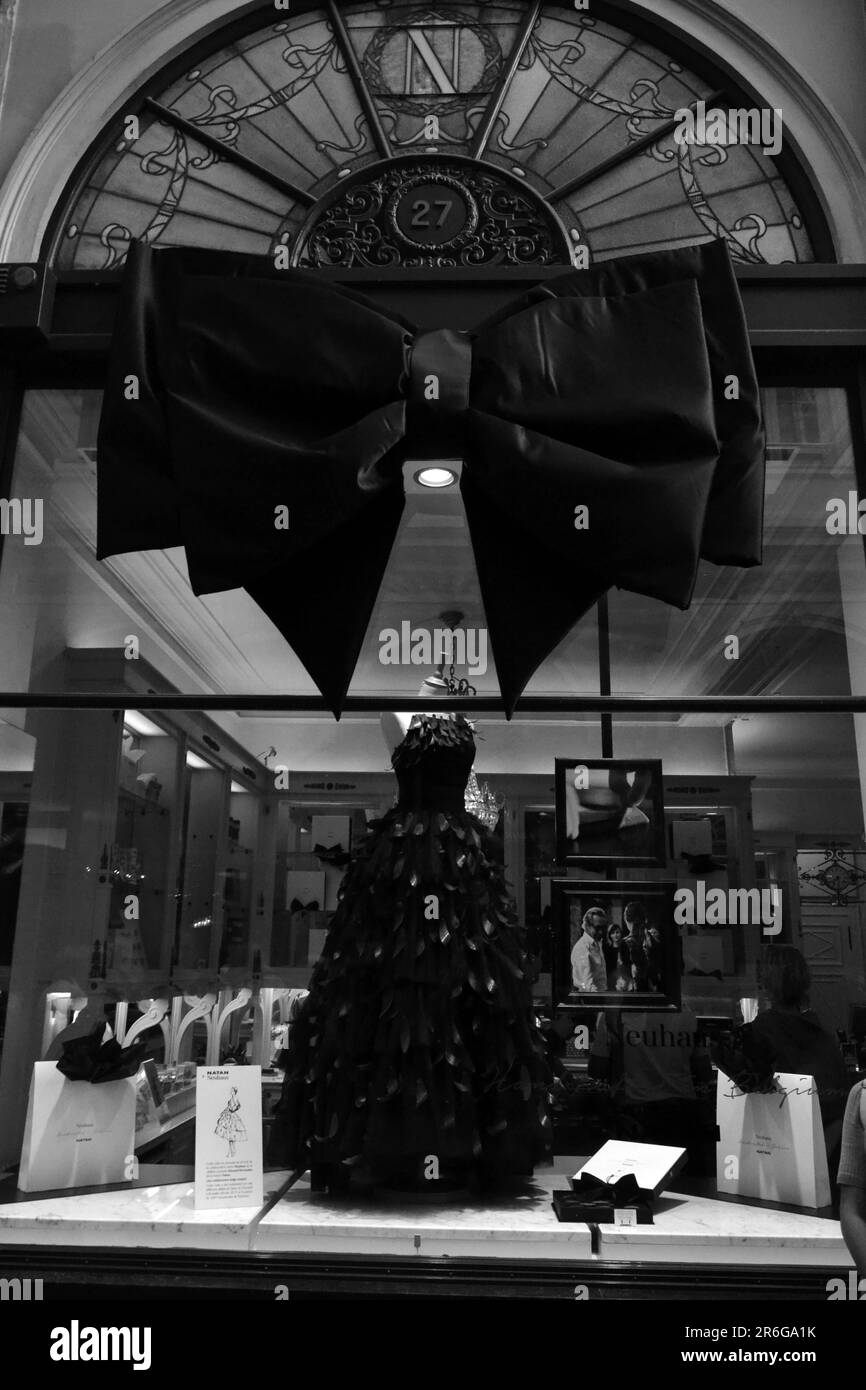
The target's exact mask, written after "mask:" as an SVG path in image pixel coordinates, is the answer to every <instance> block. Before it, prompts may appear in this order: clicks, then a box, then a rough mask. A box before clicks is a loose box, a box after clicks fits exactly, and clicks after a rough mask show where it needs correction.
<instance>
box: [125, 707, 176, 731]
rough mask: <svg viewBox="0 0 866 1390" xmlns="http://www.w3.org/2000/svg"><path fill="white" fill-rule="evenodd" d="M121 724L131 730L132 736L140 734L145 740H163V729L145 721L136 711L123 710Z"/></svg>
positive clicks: (149, 720) (151, 721)
mask: <svg viewBox="0 0 866 1390" xmlns="http://www.w3.org/2000/svg"><path fill="white" fill-rule="evenodd" d="M123 723H124V726H125V727H126V728H127V729H131V730H132V732H133V733H134V734H142V735H143V737H145V738H165V737H166V732H165V729H161V728H160V727H159V725H158V724H154V722H153V720H152V719H147V718H145V716H144V715H143V714H139V712H138V710H137V709H125V710H124V711H123Z"/></svg>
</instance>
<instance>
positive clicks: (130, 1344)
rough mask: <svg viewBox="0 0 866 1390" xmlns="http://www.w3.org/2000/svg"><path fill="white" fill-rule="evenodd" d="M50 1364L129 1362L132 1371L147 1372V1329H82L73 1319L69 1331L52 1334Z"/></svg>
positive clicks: (60, 1329)
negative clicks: (54, 1362) (61, 1362)
mask: <svg viewBox="0 0 866 1390" xmlns="http://www.w3.org/2000/svg"><path fill="white" fill-rule="evenodd" d="M49 1350H50V1356H51V1360H52V1361H131V1362H132V1363H133V1370H134V1371H149V1370H150V1356H151V1330H150V1328H149V1327H81V1326H80V1324H79V1322H78V1319H77V1318H73V1319H72V1321H71V1323H70V1324H69V1326H68V1327H54V1328H52V1330H51V1347H50V1349H49Z"/></svg>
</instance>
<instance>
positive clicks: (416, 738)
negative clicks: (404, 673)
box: [391, 714, 475, 812]
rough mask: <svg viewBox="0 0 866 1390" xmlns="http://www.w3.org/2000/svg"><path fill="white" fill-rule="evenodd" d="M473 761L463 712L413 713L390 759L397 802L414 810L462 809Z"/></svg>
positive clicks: (469, 727) (470, 736)
mask: <svg viewBox="0 0 866 1390" xmlns="http://www.w3.org/2000/svg"><path fill="white" fill-rule="evenodd" d="M474 760H475V739H474V737H473V734H472V725H471V724H470V723H469V721H468V719H465V718H464V717H463V715H461V714H452V715H440V714H421V715H416V716H415V718H414V719H413V720H412V723H411V724H410V726H409V729H408V732H407V734H406V737H405V738H404V739H403V741H402V743H400V744H398V746H397V747H396V748H395V750H394V753H393V755H392V758H391V764H392V766H393V768H394V772H395V774H396V776H397V788H398V794H397V805H398V806H400V807H405V808H410V809H412V810H416V811H418V810H424V811H444V812H455V811H462V810H463V809H464V799H463V798H464V793H465V791H466V782H467V780H468V777H469V773H470V772H471V770H472V763H473V762H474Z"/></svg>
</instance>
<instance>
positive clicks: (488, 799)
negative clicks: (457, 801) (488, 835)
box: [463, 772, 505, 830]
mask: <svg viewBox="0 0 866 1390" xmlns="http://www.w3.org/2000/svg"><path fill="white" fill-rule="evenodd" d="M463 804H464V806H465V807H466V810H467V811H469V812H470V814H471V815H473V816H476V817H477V818H478V820H480V821H481V824H482V825H484V826H485V827H486V828H487V829H488V830H492V829H493V827H494V826H495V824H496V822H497V821H498V820H499V815H500V812H501V810H502V808H503V806H504V805H505V797H504V796H502V795H501V794H500V793H499V792H495V791H493V790H492V788H491V787H489V786H488V784H487V783H486V782H479V781H478V778H477V777H476V776H475V773H474V772H470V774H469V780H468V782H467V783H466V791H465V793H464V797H463Z"/></svg>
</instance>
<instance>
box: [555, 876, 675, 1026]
mask: <svg viewBox="0 0 866 1390" xmlns="http://www.w3.org/2000/svg"><path fill="white" fill-rule="evenodd" d="M675 886H676V885H675V884H673V883H585V882H581V881H579V880H577V879H554V881H553V885H552V889H553V902H554V922H555V927H556V934H557V967H556V968H557V988H556V993H557V999H558V1002H562V1003H577V1002H583V1000H581V999H580V998H579V996H592V1000H591V1002H592V1003H593V1004H597V1005H598V1007H600V1008H604V1007H610V1006H616V1007H621V1006H622V1005H623V1004H624V1003H625V1002H626V996H628V997H629V999H628V1002H629V1003H630V1004H632V1005H634V1006H637V1004H638V1002H640V1005H641V1007H644V1008H646V1007H659V1008H670V1007H671V1006H672V1005H674V1004H678V1003H679V989H680V971H679V949H678V933H677V928H676V925H675V924H674V919H673V894H674V889H675ZM586 1002H590V1000H589V999H587V1000H586Z"/></svg>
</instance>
